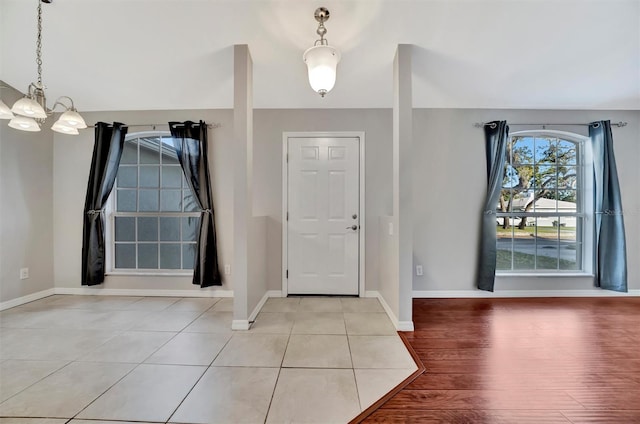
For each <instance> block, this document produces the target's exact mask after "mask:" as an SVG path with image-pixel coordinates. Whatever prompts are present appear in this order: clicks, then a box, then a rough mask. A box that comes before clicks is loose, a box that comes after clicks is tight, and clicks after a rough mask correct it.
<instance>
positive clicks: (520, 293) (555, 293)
mask: <svg viewBox="0 0 640 424" xmlns="http://www.w3.org/2000/svg"><path fill="white" fill-rule="evenodd" d="M629 296H632V297H633V296H640V290H629V292H628V293H619V292H614V291H610V290H599V289H594V290H498V291H495V292H487V291H484V290H414V291H413V297H414V298H416V299H417V298H420V299H423V298H424V299H429V298H434V299H441V298H500V297H629Z"/></svg>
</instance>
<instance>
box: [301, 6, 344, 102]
mask: <svg viewBox="0 0 640 424" xmlns="http://www.w3.org/2000/svg"><path fill="white" fill-rule="evenodd" d="M313 16H314V17H315V18H316V21H318V29H317V30H316V34H318V35H319V36H320V39H319V40H316V42H315V43H314V45H313V47H311V48H308V49H307V50H306V51H305V52H304V54H303V55H302V60H304V63H306V64H307V71H308V73H309V84H310V85H311V88H313V90H314V91H315V92H316V93H318V94H320V96H322V97H324V96H325V95H326V94H327V93H328V92H329V91H331V90H332V89H333V86H334V85H336V72H337V69H338V62H340V52H339V51H338V49H336V48H335V47H332V46H330V45H329V41H327V39H326V38H324V36H325V35H326V34H327V28H325V26H324V23H325V22H326V21H328V20H329V9H327V8H326V7H319V8H317V9H316V11H315V12H314V14H313Z"/></svg>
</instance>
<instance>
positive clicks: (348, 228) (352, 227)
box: [347, 224, 358, 231]
mask: <svg viewBox="0 0 640 424" xmlns="http://www.w3.org/2000/svg"><path fill="white" fill-rule="evenodd" d="M357 229H358V226H357V225H355V224H354V225H352V226H351V227H347V230H353V231H356V230H357Z"/></svg>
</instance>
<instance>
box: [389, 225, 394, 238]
mask: <svg viewBox="0 0 640 424" xmlns="http://www.w3.org/2000/svg"><path fill="white" fill-rule="evenodd" d="M389 235H390V236H392V235H393V222H390V223H389Z"/></svg>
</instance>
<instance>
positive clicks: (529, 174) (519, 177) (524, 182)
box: [511, 165, 534, 191]
mask: <svg viewBox="0 0 640 424" xmlns="http://www.w3.org/2000/svg"><path fill="white" fill-rule="evenodd" d="M533 170H534V167H533V165H518V166H515V167H514V168H513V171H512V173H513V175H512V177H511V179H512V181H511V182H512V183H513V187H516V188H517V189H518V190H519V191H522V190H527V189H529V188H530V187H532V186H533V177H534V173H533Z"/></svg>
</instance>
